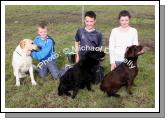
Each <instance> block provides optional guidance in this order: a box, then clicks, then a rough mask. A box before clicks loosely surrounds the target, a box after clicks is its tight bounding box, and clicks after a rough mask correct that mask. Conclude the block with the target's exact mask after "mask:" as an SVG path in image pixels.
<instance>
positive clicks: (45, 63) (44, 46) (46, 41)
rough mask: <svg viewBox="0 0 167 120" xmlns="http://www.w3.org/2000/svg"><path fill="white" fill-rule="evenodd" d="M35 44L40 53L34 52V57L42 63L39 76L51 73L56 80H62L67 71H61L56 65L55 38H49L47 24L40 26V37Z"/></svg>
mask: <svg viewBox="0 0 167 120" xmlns="http://www.w3.org/2000/svg"><path fill="white" fill-rule="evenodd" d="M34 44H36V45H37V46H38V47H39V49H40V50H39V51H33V52H32V57H33V58H34V59H37V60H38V61H40V63H42V64H41V65H40V66H38V67H39V70H38V72H39V76H40V77H45V76H46V75H47V73H48V72H50V73H51V75H52V76H53V78H54V79H58V78H60V77H61V76H62V75H63V74H64V73H65V70H59V69H58V68H57V65H56V58H55V57H54V56H55V53H56V52H55V49H54V45H55V42H54V40H53V38H51V37H50V36H48V27H47V24H46V23H45V22H41V23H40V24H39V25H38V36H37V37H36V38H35V39H34Z"/></svg>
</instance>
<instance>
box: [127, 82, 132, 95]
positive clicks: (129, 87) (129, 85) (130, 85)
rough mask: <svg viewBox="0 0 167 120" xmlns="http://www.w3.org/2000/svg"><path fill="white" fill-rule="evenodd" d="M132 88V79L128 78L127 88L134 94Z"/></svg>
mask: <svg viewBox="0 0 167 120" xmlns="http://www.w3.org/2000/svg"><path fill="white" fill-rule="evenodd" d="M131 88H132V80H128V85H127V90H128V93H129V94H130V95H131V94H132V91H131Z"/></svg>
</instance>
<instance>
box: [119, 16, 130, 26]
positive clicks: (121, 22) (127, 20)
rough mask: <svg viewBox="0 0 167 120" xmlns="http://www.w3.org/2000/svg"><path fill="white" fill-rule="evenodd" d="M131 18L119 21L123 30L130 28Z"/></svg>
mask: <svg viewBox="0 0 167 120" xmlns="http://www.w3.org/2000/svg"><path fill="white" fill-rule="evenodd" d="M129 20H130V19H129V17H128V16H121V17H120V19H119V22H120V25H121V27H123V28H126V27H128V26H129Z"/></svg>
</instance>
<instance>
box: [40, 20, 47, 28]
mask: <svg viewBox="0 0 167 120" xmlns="http://www.w3.org/2000/svg"><path fill="white" fill-rule="evenodd" d="M47 26H48V24H47V22H45V21H41V22H40V23H39V24H38V27H40V28H42V29H44V28H46V27H47Z"/></svg>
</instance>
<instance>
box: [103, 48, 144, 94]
mask: <svg viewBox="0 0 167 120" xmlns="http://www.w3.org/2000/svg"><path fill="white" fill-rule="evenodd" d="M143 53H144V50H143V46H141V45H139V46H136V45H132V46H131V47H127V49H126V52H125V60H124V62H122V63H121V64H120V65H119V66H118V67H116V68H115V69H114V70H113V71H111V72H109V73H108V74H106V75H105V77H104V79H103V80H102V82H101V85H100V89H101V90H102V91H104V92H106V93H107V95H108V96H109V97H110V96H115V97H120V95H119V94H116V92H117V91H118V90H119V89H120V88H121V87H122V86H126V87H127V90H128V93H129V94H132V91H131V87H132V85H133V81H134V79H135V77H136V76H137V74H138V67H137V59H138V56H139V55H141V54H143Z"/></svg>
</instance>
